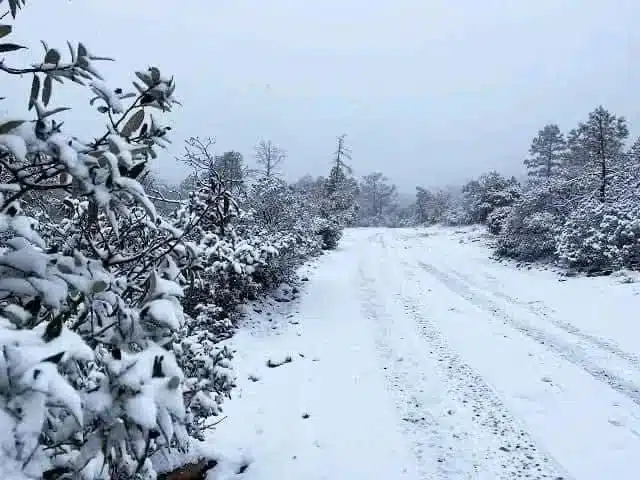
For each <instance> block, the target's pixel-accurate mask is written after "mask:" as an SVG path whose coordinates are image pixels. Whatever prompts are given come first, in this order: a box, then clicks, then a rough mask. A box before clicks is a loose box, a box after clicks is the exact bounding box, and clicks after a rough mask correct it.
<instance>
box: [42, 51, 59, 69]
mask: <svg viewBox="0 0 640 480" xmlns="http://www.w3.org/2000/svg"><path fill="white" fill-rule="evenodd" d="M44 63H48V64H51V65H58V64H59V63H60V52H58V51H57V50H55V49H53V48H52V49H51V50H49V51H48V52H47V54H46V55H45V56H44Z"/></svg>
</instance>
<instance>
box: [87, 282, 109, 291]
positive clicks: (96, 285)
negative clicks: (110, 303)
mask: <svg viewBox="0 0 640 480" xmlns="http://www.w3.org/2000/svg"><path fill="white" fill-rule="evenodd" d="M106 289H107V282H105V281H104V280H96V281H95V282H93V285H92V286H91V293H93V294H96V293H101V292H104V291H105V290H106Z"/></svg>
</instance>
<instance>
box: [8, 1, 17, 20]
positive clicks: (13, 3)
mask: <svg viewBox="0 0 640 480" xmlns="http://www.w3.org/2000/svg"><path fill="white" fill-rule="evenodd" d="M18 7H19V5H18V0H9V9H11V16H12V17H13V18H16V12H17V11H18Z"/></svg>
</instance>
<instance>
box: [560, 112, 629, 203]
mask: <svg viewBox="0 0 640 480" xmlns="http://www.w3.org/2000/svg"><path fill="white" fill-rule="evenodd" d="M628 136H629V129H628V128H627V123H626V120H625V119H624V117H616V116H615V115H613V114H612V113H610V112H609V111H608V110H606V109H605V108H604V107H602V106H599V107H598V108H596V109H595V110H594V111H592V112H591V113H590V114H589V118H588V120H587V121H586V122H584V123H580V124H579V126H578V128H577V129H575V130H574V131H572V132H571V134H570V139H569V146H570V156H569V161H568V164H569V165H570V166H572V167H574V169H573V171H572V172H571V173H572V175H571V176H572V177H574V178H575V177H582V181H583V188H584V189H586V190H587V193H590V192H592V191H597V197H598V199H599V200H600V202H605V201H607V195H608V193H609V191H608V189H609V186H610V184H611V180H612V176H613V173H614V172H615V171H616V169H618V168H620V167H621V166H622V165H623V164H624V161H625V153H624V145H625V141H626V139H627V137H628ZM575 167H578V168H577V169H576V168H575Z"/></svg>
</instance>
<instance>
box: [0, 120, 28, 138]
mask: <svg viewBox="0 0 640 480" xmlns="http://www.w3.org/2000/svg"><path fill="white" fill-rule="evenodd" d="M23 123H24V120H11V121H9V122H6V123H3V124H2V125H0V135H4V134H5V133H9V132H10V131H11V130H13V129H14V128H16V127H19V126H20V125H22V124H23Z"/></svg>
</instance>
